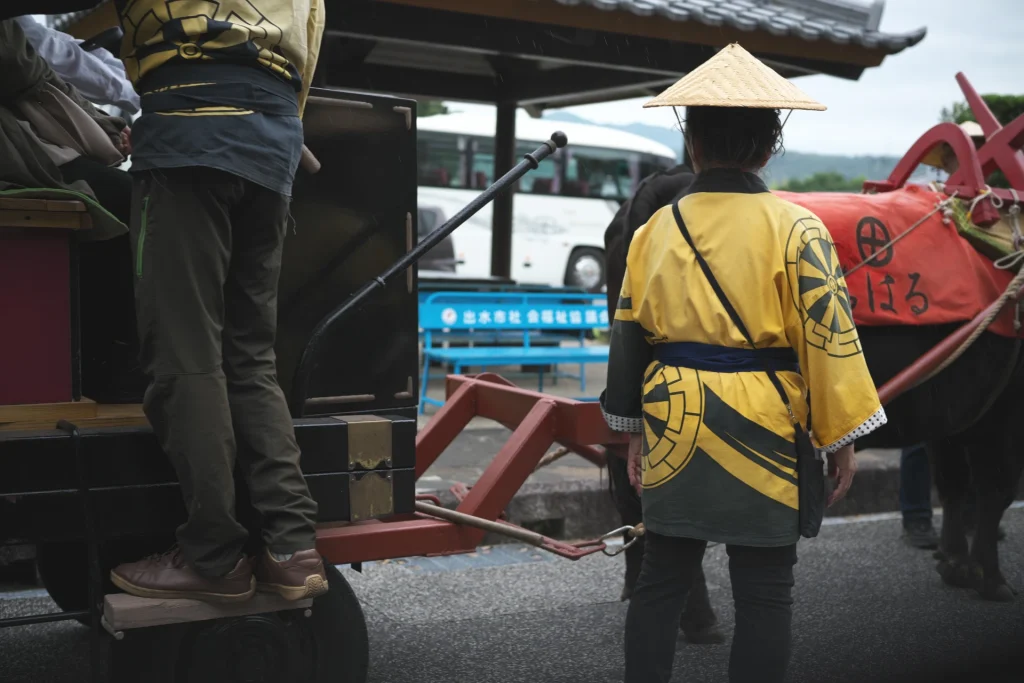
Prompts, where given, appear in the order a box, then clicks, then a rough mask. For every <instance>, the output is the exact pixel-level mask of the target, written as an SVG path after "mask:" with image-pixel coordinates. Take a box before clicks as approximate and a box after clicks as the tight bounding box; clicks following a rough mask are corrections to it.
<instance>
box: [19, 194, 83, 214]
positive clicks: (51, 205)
mask: <svg viewBox="0 0 1024 683" xmlns="http://www.w3.org/2000/svg"><path fill="white" fill-rule="evenodd" d="M0 210H7V211H75V212H79V213H82V212H84V211H85V202H80V201H78V200H76V199H42V198H24V197H0Z"/></svg>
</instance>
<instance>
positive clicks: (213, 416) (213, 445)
mask: <svg viewBox="0 0 1024 683" xmlns="http://www.w3.org/2000/svg"><path fill="white" fill-rule="evenodd" d="M133 176H134V178H133V180H134V185H133V190H134V196H133V201H132V212H133V215H132V221H131V240H132V247H133V250H134V254H135V257H134V266H135V296H136V310H137V312H138V314H137V317H138V324H139V338H140V340H141V346H142V354H141V355H142V362H143V365H144V367H145V369H146V371H147V373H148V374H149V376H150V377H152V382H151V384H150V385H149V388H148V389H147V390H146V396H145V401H144V402H143V407H144V409H145V411H146V417H148V418H149V422H150V424H151V425H152V426H153V431H154V433H155V434H156V436H157V438H158V439H159V441H160V446H161V447H162V448H163V451H164V452H165V453H166V454H167V456H168V457H169V458H170V460H171V462H172V463H173V464H174V469H175V471H176V472H177V473H178V480H179V481H180V482H181V492H182V495H183V496H184V498H185V506H186V509H187V510H188V521H187V522H186V523H185V524H183V525H182V526H181V527H179V528H178V534H177V536H178V542H179V544H180V545H181V550H182V553H183V554H184V556H185V559H187V560H188V561H189V563H190V564H191V565H192V566H193V567H194V568H195V569H196V571H198V572H199V573H201V574H203V575H206V576H220V575H223V574H225V573H227V572H228V571H230V570H231V569H232V568H233V567H234V566H235V563H236V562H237V561H238V559H239V557H241V555H242V552H243V547H244V546H245V544H246V541H247V540H248V533H247V531H246V529H245V527H243V526H242V525H241V524H240V523H239V521H238V520H237V519H236V517H235V486H234V479H233V470H234V467H235V462H236V461H237V462H238V464H239V466H240V469H241V471H242V475H243V477H244V481H245V483H246V485H247V488H248V491H249V496H250V498H251V499H252V503H253V505H254V506H255V507H256V509H257V510H258V511H259V512H260V515H261V518H262V536H263V542H264V543H265V544H266V545H267V546H268V547H269V548H270V550H271V551H273V552H280V553H290V552H295V551H298V550H306V549H311V548H313V547H315V545H316V529H315V524H316V514H317V505H316V502H315V501H313V499H312V498H311V497H310V494H309V490H308V489H307V487H306V482H305V480H304V479H303V477H302V472H301V470H300V468H299V447H298V444H297V443H296V441H295V431H294V428H293V425H292V418H291V414H290V413H289V411H288V404H287V402H286V401H285V396H284V393H282V391H281V388H280V386H279V385H278V382H277V368H276V356H275V354H274V341H275V335H276V330H277V293H278V279H279V277H280V274H281V256H282V251H283V247H284V240H285V227H286V221H287V216H288V204H289V199H288V198H287V197H284V196H282V195H280V194H278V193H276V192H272V191H270V190H268V189H266V188H263V187H260V186H259V185H256V184H255V183H252V182H249V181H247V180H244V179H242V178H241V177H238V176H235V175H231V174H229V173H225V172H223V171H218V170H215V169H210V168H174V169H166V170H163V171H145V172H138V173H135V174H133Z"/></svg>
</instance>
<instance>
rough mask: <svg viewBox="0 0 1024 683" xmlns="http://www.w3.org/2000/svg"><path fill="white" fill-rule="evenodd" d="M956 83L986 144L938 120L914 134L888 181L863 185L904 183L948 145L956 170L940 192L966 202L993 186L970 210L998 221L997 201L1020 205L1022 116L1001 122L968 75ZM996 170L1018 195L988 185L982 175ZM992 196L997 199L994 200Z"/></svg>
mask: <svg viewBox="0 0 1024 683" xmlns="http://www.w3.org/2000/svg"><path fill="white" fill-rule="evenodd" d="M956 81H957V83H959V84H960V90H961V91H963V93H964V97H965V98H967V104H968V106H970V108H971V111H972V112H973V113H974V118H975V119H977V121H978V124H979V125H980V126H981V129H982V131H983V132H984V133H985V144H984V145H982V147H981V148H980V149H975V147H974V142H973V141H972V140H971V138H970V137H969V136H968V135H967V133H965V132H964V131H963V129H962V128H960V126H957V125H956V124H953V123H940V124H938V125H936V126H933V127H932V128H931V129H929V130H928V132H926V133H925V134H924V135H922V136H921V137H920V138H918V140H917V142H915V143H914V144H913V146H911V148H910V150H909V151H908V152H907V153H906V154H904V155H903V158H902V159H900V161H899V163H898V164H896V167H895V168H894V169H893V171H892V173H890V174H889V178H888V179H887V180H882V181H871V180H869V181H867V182H865V183H864V191H865V192H889V191H892V190H895V189H897V188H900V187H903V186H904V185H905V184H906V182H907V180H908V179H909V178H910V176H911V174H912V173H913V172H914V171H915V170H916V169H917V167H918V166H919V165H920V164H921V161H922V160H923V159H924V158H925V157H926V156H927V155H928V152H930V151H931V150H932V149H933V148H935V147H936V146H938V145H940V144H947V145H949V146H950V148H952V150H953V153H954V154H955V155H956V159H957V165H958V168H957V170H956V171H955V172H954V173H953V174H952V175H951V176H950V177H949V179H948V180H947V181H946V184H945V186H944V190H945V192H946V194H948V195H952V194H953V193H954V192H956V193H957V196H958V197H960V198H962V199H968V200H970V199H974V198H975V197H977V196H978V195H980V194H982V193H984V192H985V191H986V190H991V194H990V195H989V196H987V197H985V198H984V199H982V200H981V201H980V202H979V203H978V206H977V207H975V209H974V212H973V221H974V222H975V223H976V224H977V225H980V226H982V227H987V226H989V225H992V224H993V223H995V222H996V221H998V220H999V211H998V209H997V205H998V204H999V201H1000V200H1001V201H1002V202H1004V203H1007V202H1008V203H1021V201H1022V200H1024V152H1022V151H1021V148H1022V147H1024V114H1022V115H1021V116H1018V117H1017V118H1016V119H1014V120H1013V121H1011V122H1010V123H1008V124H1007V125H1006V126H1003V125H1001V124H1000V123H999V121H998V120H997V119H996V117H995V115H994V114H993V113H992V110H991V109H989V108H988V105H987V104H985V101H984V100H983V99H981V96H980V95H979V94H978V93H977V91H976V90H975V89H974V87H973V86H972V85H971V83H970V81H968V80H967V76H965V75H964V74H963V73H962V72H961V73H958V74H957V75H956ZM996 170H1000V171H1002V172H1003V175H1005V176H1006V179H1007V180H1008V181H1009V182H1010V186H1011V187H1014V188H1017V191H1016V193H1014V192H1013V191H1011V190H1006V189H1002V188H988V186H987V185H986V184H985V178H986V177H987V176H988V175H990V174H992V173H994V172H995V171H996ZM992 197H995V198H996V200H995V202H994V201H993V199H992Z"/></svg>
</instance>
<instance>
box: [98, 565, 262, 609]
mask: <svg viewBox="0 0 1024 683" xmlns="http://www.w3.org/2000/svg"><path fill="white" fill-rule="evenodd" d="M110 580H111V582H113V584H114V585H115V586H117V587H118V588H120V589H121V590H123V591H124V592H125V593H128V594H130V595H134V596H136V597H139V598H154V599H158V600H167V599H171V598H181V599H185V600H202V601H203V602H218V603H236V602H245V601H246V600H248V599H249V598H251V597H252V596H253V595H255V594H256V577H253V578H251V579H250V580H249V590H248V591H246V592H245V593H208V592H204V591H170V590H161V589H158V588H144V587H142V586H136V585H135V584H133V583H132V582H131V581H128V580H127V579H125V578H123V577H121V576H118V575H117V574H115V573H114V572H110Z"/></svg>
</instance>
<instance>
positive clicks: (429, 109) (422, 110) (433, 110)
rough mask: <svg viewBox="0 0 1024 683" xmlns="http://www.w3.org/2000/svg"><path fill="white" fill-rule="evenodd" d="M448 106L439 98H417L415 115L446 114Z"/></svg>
mask: <svg viewBox="0 0 1024 683" xmlns="http://www.w3.org/2000/svg"><path fill="white" fill-rule="evenodd" d="M447 113H448V107H447V106H445V103H444V102H441V101H440V100H417V102H416V116H417V117H424V116H434V115H435V114H447Z"/></svg>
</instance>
